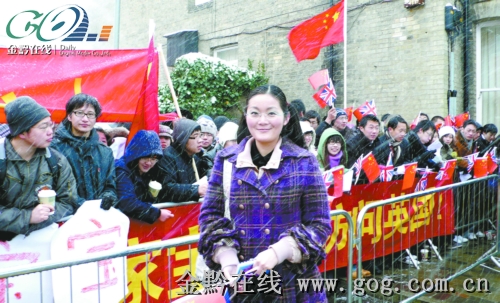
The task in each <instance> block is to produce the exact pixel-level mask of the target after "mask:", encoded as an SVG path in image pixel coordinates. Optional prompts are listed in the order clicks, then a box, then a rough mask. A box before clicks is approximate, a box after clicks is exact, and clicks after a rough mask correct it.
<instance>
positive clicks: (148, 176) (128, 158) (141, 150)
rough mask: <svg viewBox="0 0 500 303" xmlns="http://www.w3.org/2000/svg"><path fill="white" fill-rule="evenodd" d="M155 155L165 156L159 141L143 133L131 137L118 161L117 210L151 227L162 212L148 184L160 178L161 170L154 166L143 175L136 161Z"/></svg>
mask: <svg viewBox="0 0 500 303" xmlns="http://www.w3.org/2000/svg"><path fill="white" fill-rule="evenodd" d="M152 156H153V157H157V158H161V157H162V156H163V152H162V149H161V143H160V138H159V137H158V134H156V133H155V132H153V131H145V130H141V131H139V132H137V134H136V135H135V136H134V137H133V138H132V140H131V141H130V143H129V145H128V146H127V148H126V149H125V154H124V155H123V157H121V158H120V159H118V160H116V185H117V193H118V204H117V205H116V208H118V209H119V210H121V211H122V212H123V213H124V214H126V215H127V216H129V217H131V218H134V219H137V220H140V221H144V222H147V223H150V224H152V223H154V222H155V221H156V220H157V219H158V218H159V217H160V210H159V209H158V208H156V207H154V206H153V205H152V204H151V203H152V202H156V198H154V197H153V196H152V195H151V194H150V192H149V182H150V181H152V180H154V179H155V178H157V177H158V169H157V166H156V165H155V166H153V167H152V168H151V170H150V171H149V172H147V173H145V174H142V175H141V174H140V173H139V168H138V167H137V162H138V161H139V159H140V158H143V157H152ZM155 181H158V180H155ZM158 182H159V181H158Z"/></svg>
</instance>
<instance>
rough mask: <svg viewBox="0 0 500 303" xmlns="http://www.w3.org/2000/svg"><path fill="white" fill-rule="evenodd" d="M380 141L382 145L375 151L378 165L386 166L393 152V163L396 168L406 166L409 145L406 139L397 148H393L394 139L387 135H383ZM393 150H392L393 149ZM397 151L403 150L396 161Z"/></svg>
mask: <svg viewBox="0 0 500 303" xmlns="http://www.w3.org/2000/svg"><path fill="white" fill-rule="evenodd" d="M378 139H379V140H380V145H379V146H377V148H375V150H374V151H373V155H374V156H375V159H376V160H377V163H378V164H380V165H386V164H387V160H388V159H389V154H390V153H391V151H392V150H393V151H394V152H393V156H392V161H393V165H394V167H398V166H401V165H403V164H404V162H405V155H406V153H407V152H408V147H409V145H410V144H409V143H408V140H407V139H406V138H403V141H401V143H400V144H399V145H398V146H397V147H392V146H391V144H392V143H393V142H394V141H393V139H392V138H390V137H389V135H387V134H383V135H382V136H380V137H378ZM391 148H392V149H391ZM397 149H401V152H400V156H399V158H398V159H397V161H395V157H394V154H395V153H397Z"/></svg>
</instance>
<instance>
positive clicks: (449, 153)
mask: <svg viewBox="0 0 500 303" xmlns="http://www.w3.org/2000/svg"><path fill="white" fill-rule="evenodd" d="M438 134H439V141H440V142H441V144H443V146H441V148H439V149H438V150H436V156H440V157H441V160H443V161H447V160H451V159H456V158H457V152H456V150H455V147H454V144H453V140H454V139H455V130H454V129H453V127H451V126H443V127H441V128H440V129H439V132H438Z"/></svg>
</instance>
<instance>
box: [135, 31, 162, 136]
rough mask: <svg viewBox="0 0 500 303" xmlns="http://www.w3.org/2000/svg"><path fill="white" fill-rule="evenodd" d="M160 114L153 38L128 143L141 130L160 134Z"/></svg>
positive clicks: (156, 54) (156, 63)
mask: <svg viewBox="0 0 500 303" xmlns="http://www.w3.org/2000/svg"><path fill="white" fill-rule="evenodd" d="M159 115H160V112H159V110H158V52H157V51H156V50H155V48H154V41H153V38H152V37H151V39H150V41H149V49H148V65H147V69H146V72H145V74H144V82H143V85H142V89H141V94H140V96H139V101H138V102H137V107H136V109H135V115H134V120H133V121H132V125H131V126H130V133H129V135H128V138H127V142H130V140H131V139H132V138H133V137H134V136H135V134H136V133H137V132H138V131H139V130H141V129H145V130H153V131H156V132H157V133H158V131H159V128H160V117H159Z"/></svg>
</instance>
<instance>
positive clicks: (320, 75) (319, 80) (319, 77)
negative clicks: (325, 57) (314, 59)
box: [309, 69, 330, 90]
mask: <svg viewBox="0 0 500 303" xmlns="http://www.w3.org/2000/svg"><path fill="white" fill-rule="evenodd" d="M329 78H330V76H329V75H328V70H327V69H322V70H320V71H319V72H315V73H314V74H312V76H311V77H309V83H311V86H312V87H313V88H314V90H317V89H318V88H319V87H320V86H321V85H325V84H327V83H328V79H329Z"/></svg>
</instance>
